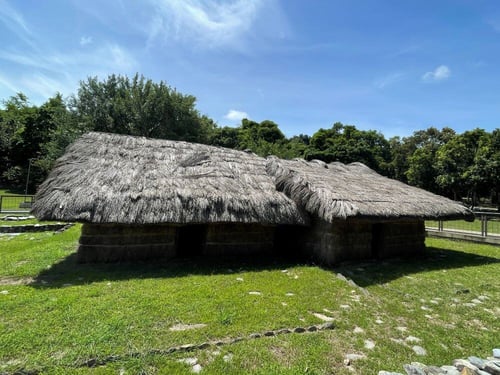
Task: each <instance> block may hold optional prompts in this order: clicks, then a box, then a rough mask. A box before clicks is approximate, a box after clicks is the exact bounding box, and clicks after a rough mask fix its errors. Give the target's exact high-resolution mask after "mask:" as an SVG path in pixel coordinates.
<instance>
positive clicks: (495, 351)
mask: <svg viewBox="0 0 500 375" xmlns="http://www.w3.org/2000/svg"><path fill="white" fill-rule="evenodd" d="M493 357H495V358H500V349H493Z"/></svg>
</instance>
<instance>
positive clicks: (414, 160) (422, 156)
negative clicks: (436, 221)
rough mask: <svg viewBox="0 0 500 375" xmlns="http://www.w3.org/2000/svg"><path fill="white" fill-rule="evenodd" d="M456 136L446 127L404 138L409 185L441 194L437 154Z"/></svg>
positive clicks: (431, 129) (418, 132) (429, 129)
mask: <svg viewBox="0 0 500 375" xmlns="http://www.w3.org/2000/svg"><path fill="white" fill-rule="evenodd" d="M454 136H455V131H454V130H453V129H451V128H448V127H445V128H443V129H442V130H438V129H436V128H435V127H430V128H428V129H426V130H419V131H416V132H414V133H413V135H412V136H411V137H408V138H403V146H402V147H403V154H402V156H400V157H404V155H408V156H407V160H408V169H407V171H406V173H405V175H406V178H407V181H408V183H409V184H411V185H414V186H418V187H420V188H422V189H426V190H429V191H432V192H434V193H441V192H442V189H441V186H440V185H439V184H438V183H437V182H436V177H437V175H438V171H437V169H436V152H437V151H438V150H439V149H440V148H441V147H442V146H443V145H445V144H446V143H448V142H449V141H450V140H451V139H453V137H454Z"/></svg>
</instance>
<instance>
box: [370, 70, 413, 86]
mask: <svg viewBox="0 0 500 375" xmlns="http://www.w3.org/2000/svg"><path fill="white" fill-rule="evenodd" d="M404 76H405V75H404V73H399V72H397V73H392V74H389V75H386V76H384V77H381V78H378V79H376V80H375V82H374V83H373V84H374V85H375V87H376V88H378V89H384V88H386V87H387V86H390V85H393V84H395V83H397V82H399V81H401V80H402V79H403V77H404Z"/></svg>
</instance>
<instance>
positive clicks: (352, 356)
mask: <svg viewBox="0 0 500 375" xmlns="http://www.w3.org/2000/svg"><path fill="white" fill-rule="evenodd" d="M365 358H366V355H365V354H357V353H348V354H346V355H345V359H346V360H348V361H357V360H358V359H365Z"/></svg>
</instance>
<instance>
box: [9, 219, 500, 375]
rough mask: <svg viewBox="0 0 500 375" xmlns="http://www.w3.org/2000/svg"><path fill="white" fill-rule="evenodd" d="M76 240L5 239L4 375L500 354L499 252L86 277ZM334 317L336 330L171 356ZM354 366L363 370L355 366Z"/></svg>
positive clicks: (111, 269) (249, 369)
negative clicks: (170, 350) (174, 349)
mask: <svg viewBox="0 0 500 375" xmlns="http://www.w3.org/2000/svg"><path fill="white" fill-rule="evenodd" d="M79 231H80V226H79V225H77V226H75V227H73V228H71V229H69V230H67V231H66V232H64V233H58V234H53V233H31V234H23V235H18V236H0V373H7V374H8V373H15V372H16V371H18V372H20V371H24V372H23V373H30V374H36V373H44V374H68V373H70V374H177V373H178V374H189V373H192V371H193V370H196V371H197V370H200V369H201V373H202V374H221V373H224V374H247V373H249V374H304V373H305V374H353V373H354V374H377V373H378V371H379V370H390V371H398V372H404V371H403V368H402V366H403V364H405V363H410V362H412V361H418V362H423V363H426V364H435V365H443V364H450V363H451V361H452V360H453V359H455V358H459V357H468V356H470V355H476V356H480V357H486V356H489V355H491V349H492V348H494V347H498V345H499V344H500V342H499V337H500V331H499V327H500V321H499V319H500V304H499V303H498V301H499V300H500V283H499V281H498V280H499V277H498V276H499V275H500V248H499V247H494V246H487V245H476V244H469V243H465V242H453V241H449V240H440V239H428V240H427V245H428V249H427V251H426V253H425V255H424V256H423V257H420V258H416V259H409V260H391V261H384V262H378V263H375V262H365V263H356V264H347V265H342V266H339V267H337V268H333V269H331V268H330V269H325V268H321V267H319V266H317V265H314V264H305V263H304V262H297V261H292V260H283V259H281V260H280V259H264V258H261V259H259V260H258V262H257V261H255V260H253V261H252V259H221V258H211V259H203V258H192V259H184V260H175V261H171V262H152V263H134V264H132V263H129V264H101V265H81V264H77V263H76V262H75V256H74V253H75V249H76V244H77V240H78V236H79ZM339 273H341V274H342V275H344V276H345V277H346V278H347V279H348V280H347V281H346V279H345V278H342V277H339V276H338V274H339ZM349 280H350V281H349ZM326 318H332V319H333V322H334V324H335V329H333V330H321V331H317V332H308V333H289V334H281V335H277V336H275V337H262V338H257V339H244V340H242V341H239V342H236V343H233V344H227V345H222V346H216V345H209V346H208V347H206V348H204V349H198V350H194V351H190V352H180V351H177V352H173V353H169V354H168V353H167V352H166V351H167V349H168V348H171V347H176V346H180V345H184V344H202V343H204V342H211V341H217V340H226V339H229V338H237V337H244V338H247V337H248V336H249V335H250V334H252V333H263V332H266V331H268V330H277V329H282V328H291V329H293V328H295V327H307V326H310V325H312V324H321V323H323V322H324V320H323V319H326ZM182 325H185V326H184V328H186V327H189V328H191V329H184V330H182V329H179V327H181V328H182V327H183V326H182ZM193 325H195V326H193ZM172 328H174V330H172ZM175 328H177V330H175ZM415 346H419V347H421V348H423V349H425V351H426V354H425V355H417V354H416V352H415V350H414V347H415ZM347 354H359V355H360V356H361V358H360V359H357V360H352V361H350V363H349V365H347V363H348V361H345V357H346V355H347ZM89 363H90V364H92V363H98V364H99V363H100V365H98V366H95V367H88V366H87V365H86V364H89Z"/></svg>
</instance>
